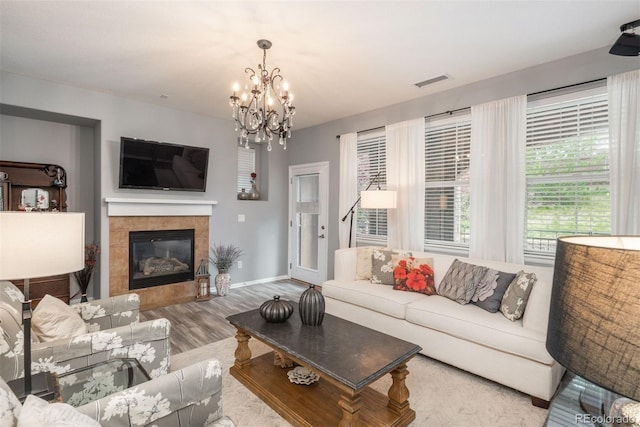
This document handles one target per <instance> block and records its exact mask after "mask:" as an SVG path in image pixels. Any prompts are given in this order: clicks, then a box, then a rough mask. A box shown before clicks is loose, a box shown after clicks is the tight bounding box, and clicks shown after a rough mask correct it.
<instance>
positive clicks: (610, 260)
mask: <svg viewBox="0 0 640 427" xmlns="http://www.w3.org/2000/svg"><path fill="white" fill-rule="evenodd" d="M547 350H548V351H549V354H551V356H552V357H553V358H554V359H555V360H557V361H558V362H559V363H560V364H561V365H562V366H564V367H565V368H567V369H568V370H569V371H571V372H573V373H574V374H576V375H578V376H580V377H582V378H584V379H586V380H588V381H590V382H592V383H594V384H595V385H597V386H600V387H603V388H604V389H607V390H610V391H612V392H614V393H616V394H619V395H622V396H626V397H628V398H631V399H633V400H640V236H572V237H561V238H559V239H558V244H557V249H556V260H555V269H554V275H553V290H552V294H551V308H550V310H549V326H548V331H547ZM590 389H591V390H593V387H587V388H585V389H584V391H583V392H582V394H581V396H580V406H581V408H582V410H585V411H589V410H590V409H601V407H602V406H603V405H602V404H598V405H593V404H592V403H591V402H593V401H594V399H593V398H592V397H593V395H591V396H589V390H590ZM596 400H597V399H596ZM590 401H591V402H590ZM594 406H595V408H594ZM552 409H553V408H552ZM607 409H608V408H607ZM593 415H601V414H593Z"/></svg>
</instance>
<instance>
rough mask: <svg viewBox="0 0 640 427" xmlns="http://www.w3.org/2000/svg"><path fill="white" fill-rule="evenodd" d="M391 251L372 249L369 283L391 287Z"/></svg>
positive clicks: (392, 281)
mask: <svg viewBox="0 0 640 427" xmlns="http://www.w3.org/2000/svg"><path fill="white" fill-rule="evenodd" d="M393 254H394V252H393V251H390V250H383V249H374V250H373V252H372V253H371V283H375V284H378V285H380V284H382V285H393V283H394V280H393Z"/></svg>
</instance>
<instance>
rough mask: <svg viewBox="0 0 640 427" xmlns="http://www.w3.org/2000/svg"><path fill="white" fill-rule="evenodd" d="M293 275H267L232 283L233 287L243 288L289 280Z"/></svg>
mask: <svg viewBox="0 0 640 427" xmlns="http://www.w3.org/2000/svg"><path fill="white" fill-rule="evenodd" d="M290 278H291V276H287V275H284V276H276V277H265V278H262V279H257V280H250V281H248V282H239V283H232V284H231V289H233V288H242V287H244V286H251V285H258V284H260V283H269V282H275V281H278V280H288V279H290ZM215 287H216V286H215V284H213V286H212V288H213V289H215Z"/></svg>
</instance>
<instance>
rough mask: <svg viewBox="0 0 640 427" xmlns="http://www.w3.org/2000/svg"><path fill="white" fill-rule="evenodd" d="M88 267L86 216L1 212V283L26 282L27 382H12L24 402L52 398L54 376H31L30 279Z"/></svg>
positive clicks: (15, 391) (24, 316)
mask: <svg viewBox="0 0 640 427" xmlns="http://www.w3.org/2000/svg"><path fill="white" fill-rule="evenodd" d="M83 267H84V213H63V212H29V213H27V212H0V280H16V279H18V280H19V279H24V302H23V303H22V324H23V328H24V380H23V381H12V382H11V386H12V388H13V391H14V393H15V394H16V396H18V398H19V399H20V400H21V401H22V400H24V399H25V398H26V396H28V395H29V394H35V395H37V396H40V397H42V398H52V392H53V388H52V385H53V381H52V377H51V375H50V373H48V372H46V373H39V374H36V375H33V376H32V375H31V301H30V300H29V279H33V278H36V277H46V276H55V275H59V274H67V273H71V272H73V271H78V270H82V268H83Z"/></svg>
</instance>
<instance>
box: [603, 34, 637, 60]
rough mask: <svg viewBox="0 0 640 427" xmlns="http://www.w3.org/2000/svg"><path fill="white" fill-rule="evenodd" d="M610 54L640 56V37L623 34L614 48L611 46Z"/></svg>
mask: <svg viewBox="0 0 640 427" xmlns="http://www.w3.org/2000/svg"><path fill="white" fill-rule="evenodd" d="M609 53H610V54H612V55H618V56H638V55H640V35H638V34H630V33H622V34H621V35H620V37H618V40H616V42H615V43H614V44H613V46H611V49H610V50H609Z"/></svg>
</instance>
